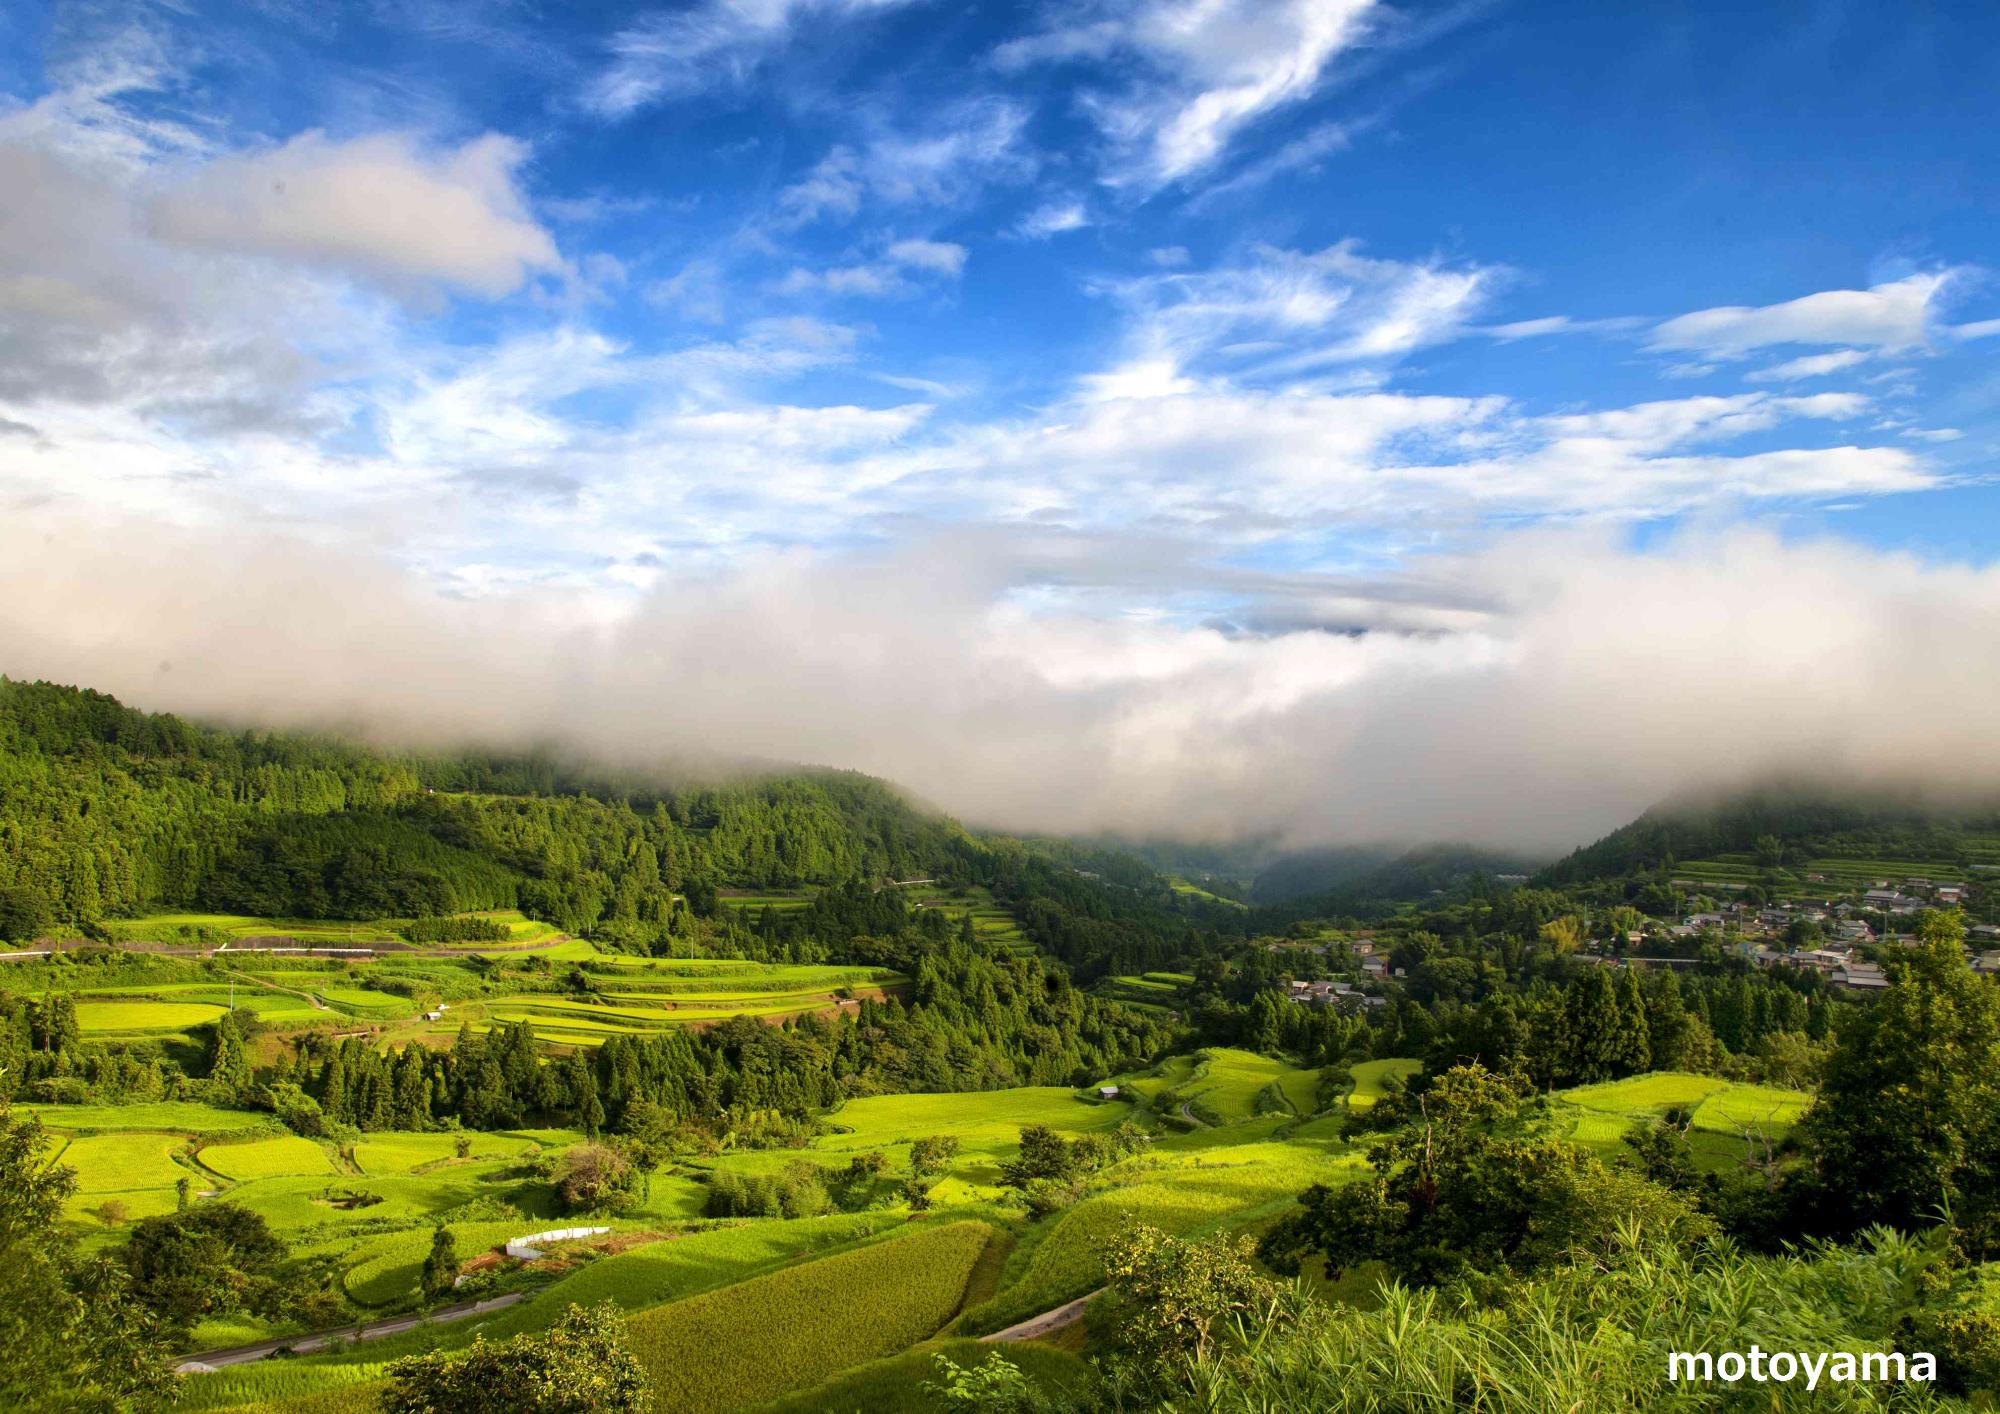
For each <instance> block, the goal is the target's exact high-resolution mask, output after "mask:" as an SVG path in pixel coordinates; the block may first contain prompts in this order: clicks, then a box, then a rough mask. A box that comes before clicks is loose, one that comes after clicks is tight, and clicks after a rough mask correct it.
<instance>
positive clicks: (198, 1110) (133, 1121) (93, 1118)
mask: <svg viewBox="0 0 2000 1414" xmlns="http://www.w3.org/2000/svg"><path fill="white" fill-rule="evenodd" d="M14 1113H15V1114H17V1115H23V1116H25V1115H33V1116H34V1117H35V1118H37V1119H39V1120H41V1122H42V1124H43V1125H44V1127H46V1128H49V1129H54V1130H62V1131H65V1132H67V1133H70V1134H77V1135H84V1134H95V1133H112V1132H125V1131H148V1130H158V1131H166V1132H172V1133H178V1134H190V1135H200V1136H204V1137H205V1136H210V1135H218V1134H233V1133H240V1132H243V1131H246V1130H256V1129H266V1128H269V1127H271V1125H272V1124H273V1123H274V1121H273V1120H272V1118H271V1116H270V1115H268V1114H265V1113H263V1112H262V1111H260V1110H225V1109H221V1108H219V1107H217V1106H215V1105H197V1104H190V1103H188V1102H186V1101H183V1100H156V1101H153V1102H151V1103H139V1104H131V1105H32V1104H19V1105H16V1106H14Z"/></svg>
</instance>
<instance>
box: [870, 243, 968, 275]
mask: <svg viewBox="0 0 2000 1414" xmlns="http://www.w3.org/2000/svg"><path fill="white" fill-rule="evenodd" d="M887 254H888V257H889V259H890V260H892V261H894V262H895V263H896V264H898V265H909V266H914V267H915V268H917V269H919V270H928V271H930V272H931V273H933V274H936V275H956V274H958V273H959V272H960V271H962V270H964V269H965V255H966V251H965V247H964V246H962V245H954V244H952V243H951V242H950V241H927V240H903V241H896V242H894V243H893V244H891V245H890V247H889V249H888V252H887Z"/></svg>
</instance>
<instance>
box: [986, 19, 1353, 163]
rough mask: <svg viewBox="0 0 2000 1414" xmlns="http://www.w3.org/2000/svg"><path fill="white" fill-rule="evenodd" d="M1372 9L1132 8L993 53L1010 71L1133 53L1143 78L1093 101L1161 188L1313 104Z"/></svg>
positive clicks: (1113, 134)
mask: <svg viewBox="0 0 2000 1414" xmlns="http://www.w3.org/2000/svg"><path fill="white" fill-rule="evenodd" d="M1103 9H1104V7H1099V10H1100V11H1102V10H1103ZM1376 9H1377V6H1376V5H1375V3H1374V0H1162V2H1161V3H1144V2H1143V0H1131V2H1130V3H1123V4H1119V5H1116V6H1113V7H1111V8H1110V12H1109V13H1108V14H1103V15H1102V17H1101V18H1089V17H1088V15H1089V12H1088V11H1086V12H1085V15H1086V17H1085V18H1081V19H1078V18H1069V17H1066V23H1064V24H1062V25H1060V26H1058V27H1057V28H1055V29H1052V30H1050V31H1048V32H1046V33H1043V34H1040V35H1035V36H1031V37H1028V38H1025V39H1021V40H1016V41H1013V42H1010V43H1008V44H1005V45H1002V46H1001V48H1000V49H999V50H998V51H997V54H996V58H997V59H998V61H999V62H1000V64H1001V65H1002V66H1003V67H1008V68H1018V67H1021V66H1025V65H1029V64H1035V63H1063V62H1070V61H1074V60H1078V59H1103V58H1106V57H1108V56H1110V55H1112V54H1114V53H1117V52H1120V51H1124V52H1129V53H1132V54H1134V55H1136V56H1138V57H1139V58H1140V59H1141V60H1142V61H1143V63H1144V64H1145V65H1146V68H1147V74H1146V75H1145V77H1143V78H1141V79H1140V80H1138V81H1137V82H1136V83H1135V84H1134V85H1133V86H1132V88H1131V89H1130V91H1128V92H1125V93H1122V94H1119V95H1117V96H1113V97H1106V98H1103V99H1101V100H1099V101H1098V103H1097V104H1096V113H1097V116H1098V119H1099V121H1100V123H1101V124H1102V126H1103V127H1104V129H1105V131H1106V133H1107V134H1108V135H1109V136H1110V137H1111V138H1112V140H1113V141H1114V143H1115V144H1117V145H1118V146H1119V147H1120V148H1122V149H1126V150H1128V151H1130V152H1132V153H1133V154H1134V155H1135V159H1136V161H1137V163H1138V166H1139V169H1140V171H1139V172H1138V173H1135V174H1133V175H1134V176H1135V177H1143V179H1144V180H1146V181H1149V182H1154V183H1157V182H1166V181H1173V180H1176V179H1179V178H1182V177H1186V176H1188V175H1190V174H1192V173H1195V172H1198V171H1201V170H1202V169H1204V168H1207V167H1209V166H1211V165H1212V164H1213V163H1214V162H1215V161H1216V160H1217V159H1218V158H1219V157H1221V155H1222V154H1223V152H1224V151H1225V150H1226V149H1227V147H1228V146H1229V144H1230V142H1231V141H1232V140H1233V139H1234V138H1235V137H1236V136H1237V134H1238V133H1239V132H1241V131H1242V130H1243V129H1244V128H1245V127H1247V126H1249V125H1250V124H1252V123H1254V122H1255V121H1257V120H1258V119H1259V118H1261V117H1263V116H1264V115H1266V114H1268V113H1270V112H1272V111H1273V110H1275V109H1277V108H1280V107H1283V106H1285V105H1287V104H1291V103H1296V102H1298V101H1300V100H1302V99H1304V98H1306V97H1308V96H1310V95H1311V94H1312V93H1313V92H1314V90H1315V89H1316V88H1317V87H1318V86H1319V84H1320V81H1321V78H1322V76H1323V74H1324V72H1325V70H1326V67H1327V65H1328V63H1329V62H1330V61H1331V60H1332V59H1333V58H1334V56H1335V55H1336V54H1338V53H1339V52H1341V51H1342V50H1343V49H1347V48H1349V47H1351V46H1353V45H1354V44H1356V43H1357V42H1359V41H1360V40H1361V39H1362V38H1364V37H1365V35H1366V33H1367V29H1368V21H1369V20H1370V19H1371V18H1372V16H1373V14H1374V12H1375V11H1376ZM1301 160H1306V159H1304V158H1301Z"/></svg>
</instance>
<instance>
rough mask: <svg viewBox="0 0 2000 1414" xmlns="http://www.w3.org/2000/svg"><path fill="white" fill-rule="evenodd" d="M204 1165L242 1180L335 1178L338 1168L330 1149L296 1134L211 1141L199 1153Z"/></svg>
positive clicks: (198, 1157)
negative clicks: (235, 1141) (240, 1141)
mask: <svg viewBox="0 0 2000 1414" xmlns="http://www.w3.org/2000/svg"><path fill="white" fill-rule="evenodd" d="M196 1158H197V1159H198V1160H199V1161H200V1162H201V1164H202V1166H203V1167H204V1168H211V1169H214V1170H215V1171H216V1172H217V1173H219V1174H221V1175H222V1176H223V1177H224V1178H230V1179H234V1180H236V1181H237V1182H239V1183H241V1182H244V1181H247V1180H249V1179H253V1178H292V1177H298V1176H309V1175H320V1176H323V1177H329V1178H330V1177H332V1176H333V1175H334V1174H335V1173H336V1172H338V1170H336V1169H335V1168H334V1166H333V1161H332V1159H331V1158H329V1157H328V1156H327V1152H326V1149H325V1148H324V1147H322V1146H321V1145H319V1144H316V1143H314V1142H313V1141H312V1140H310V1139H301V1138H299V1137H298V1136H296V1135H285V1136H283V1137H282V1138H272V1139H256V1140H252V1141H251V1142H250V1143H247V1144H209V1145H207V1146H205V1147H204V1148H203V1149H202V1150H201V1152H200V1153H199V1154H198V1155H196Z"/></svg>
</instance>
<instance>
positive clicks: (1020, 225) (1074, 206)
mask: <svg viewBox="0 0 2000 1414" xmlns="http://www.w3.org/2000/svg"><path fill="white" fill-rule="evenodd" d="M1089 224H1090V216H1089V214H1088V213H1087V212H1086V211H1085V210H1084V209H1083V203H1082V202H1080V201H1054V202H1050V203H1048V204H1047V205H1045V206H1038V207H1036V208H1035V209H1034V210H1033V211H1030V212H1029V213H1028V214H1027V215H1025V216H1023V217H1022V218H1021V219H1020V220H1019V221H1017V222H1015V223H1014V234H1015V235H1017V236H1020V237H1022V238H1023V239H1024V240H1031V241H1040V240H1047V239H1048V238H1049V237H1050V236H1059V235H1062V234H1063V233H1064V232H1066V231H1080V230H1082V229H1083V228H1084V227H1085V226H1088V225H1089Z"/></svg>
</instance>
